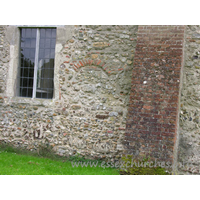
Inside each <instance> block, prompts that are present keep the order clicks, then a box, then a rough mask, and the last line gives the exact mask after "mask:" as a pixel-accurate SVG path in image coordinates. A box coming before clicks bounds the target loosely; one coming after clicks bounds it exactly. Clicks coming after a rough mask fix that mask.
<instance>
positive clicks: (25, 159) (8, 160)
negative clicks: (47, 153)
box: [0, 150, 119, 175]
mask: <svg viewBox="0 0 200 200" xmlns="http://www.w3.org/2000/svg"><path fill="white" fill-rule="evenodd" d="M0 175H119V171H118V170H117V169H114V168H105V169H104V168H102V167H100V165H99V166H97V167H90V166H87V167H85V166H84V167H81V166H78V167H72V164H71V162H70V161H62V160H53V159H49V158H42V157H34V156H31V155H23V154H17V153H15V152H7V151H2V150H0Z"/></svg>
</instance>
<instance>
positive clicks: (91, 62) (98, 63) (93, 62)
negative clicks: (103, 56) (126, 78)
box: [64, 59, 124, 75]
mask: <svg viewBox="0 0 200 200" xmlns="http://www.w3.org/2000/svg"><path fill="white" fill-rule="evenodd" d="M64 63H69V62H68V61H65V62H64ZM70 65H71V66H73V69H74V70H75V71H76V72H78V70H79V69H80V68H82V67H86V66H91V67H93V68H96V67H100V68H101V69H103V70H104V71H105V72H106V73H107V74H108V75H111V74H117V73H118V72H119V71H123V70H124V68H121V67H115V66H108V65H106V62H105V61H102V60H100V59H83V60H79V61H76V63H70Z"/></svg>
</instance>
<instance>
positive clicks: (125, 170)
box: [120, 155, 171, 175]
mask: <svg viewBox="0 0 200 200" xmlns="http://www.w3.org/2000/svg"><path fill="white" fill-rule="evenodd" d="M149 159H150V158H143V159H134V158H133V156H132V155H128V156H124V157H122V162H124V165H123V167H121V169H120V174H121V175H170V174H171V173H170V172H169V171H168V170H166V169H165V168H162V167H160V166H156V167H152V166H154V164H155V163H154V162H153V163H152V166H151V167H150V166H149ZM131 163H132V165H131ZM127 166H128V167H127Z"/></svg>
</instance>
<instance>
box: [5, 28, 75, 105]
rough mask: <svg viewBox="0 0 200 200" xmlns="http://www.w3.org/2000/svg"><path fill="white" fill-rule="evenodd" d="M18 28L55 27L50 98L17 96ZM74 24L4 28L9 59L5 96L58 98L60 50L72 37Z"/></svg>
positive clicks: (27, 99)
mask: <svg viewBox="0 0 200 200" xmlns="http://www.w3.org/2000/svg"><path fill="white" fill-rule="evenodd" d="M20 28H56V29H57V31H56V46H55V66H54V95H53V98H52V99H39V98H27V97H19V96H18V94H17V90H16V88H17V84H19V83H18V80H17V74H18V73H19V54H20ZM73 29H74V26H72V25H10V26H8V27H7V28H6V38H7V41H8V42H9V44H10V61H9V67H8V73H7V82H6V93H5V94H6V96H7V97H8V99H13V100H22V99H24V100H25V101H26V102H33V101H35V100H36V99H37V100H39V101H47V102H48V101H49V102H52V101H54V100H58V99H59V67H60V65H61V64H62V63H63V60H62V55H61V51H62V49H63V46H64V44H65V43H66V41H67V40H69V39H71V38H72V35H73Z"/></svg>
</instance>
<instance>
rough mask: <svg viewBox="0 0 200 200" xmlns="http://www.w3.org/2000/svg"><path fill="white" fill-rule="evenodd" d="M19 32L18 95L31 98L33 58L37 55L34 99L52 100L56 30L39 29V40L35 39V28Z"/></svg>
mask: <svg viewBox="0 0 200 200" xmlns="http://www.w3.org/2000/svg"><path fill="white" fill-rule="evenodd" d="M20 31H21V39H20V43H21V47H20V49H21V55H20V71H19V80H20V81H19V84H20V86H19V92H20V94H19V95H20V96H22V97H32V94H33V85H34V68H35V57H36V53H37V54H38V59H39V60H38V63H37V66H38V68H37V77H36V80H37V83H36V98H52V97H53V78H54V57H55V43H56V29H55V28H41V29H39V32H40V34H39V35H40V38H37V28H22V29H21V30H20ZM37 39H39V47H36V41H37ZM36 48H37V49H38V50H37V49H36Z"/></svg>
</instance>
